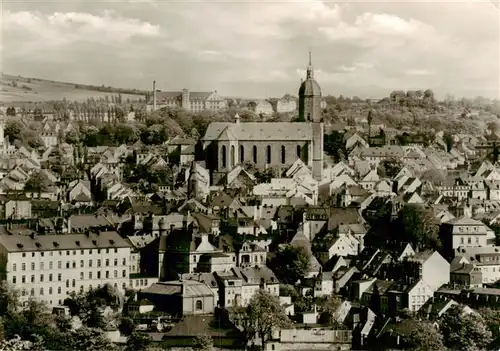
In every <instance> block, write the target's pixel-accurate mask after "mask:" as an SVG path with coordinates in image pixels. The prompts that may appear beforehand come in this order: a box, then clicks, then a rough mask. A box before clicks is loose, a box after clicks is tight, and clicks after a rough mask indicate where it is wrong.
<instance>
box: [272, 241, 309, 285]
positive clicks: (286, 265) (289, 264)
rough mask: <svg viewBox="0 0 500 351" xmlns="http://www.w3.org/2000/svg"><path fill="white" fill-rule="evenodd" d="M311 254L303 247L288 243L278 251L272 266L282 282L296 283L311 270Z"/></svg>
mask: <svg viewBox="0 0 500 351" xmlns="http://www.w3.org/2000/svg"><path fill="white" fill-rule="evenodd" d="M309 255H310V254H309V252H308V251H307V250H306V249H304V248H303V247H296V246H292V245H286V246H284V247H281V248H280V249H279V250H278V252H276V255H275V256H274V258H273V259H272V260H271V262H270V267H271V269H273V271H274V272H275V274H276V275H277V276H278V279H279V280H280V281H281V282H282V283H285V284H295V283H296V282H297V280H299V279H301V278H303V277H304V276H305V275H306V274H307V272H308V271H309V266H310V257H309Z"/></svg>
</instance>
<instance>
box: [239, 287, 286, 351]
mask: <svg viewBox="0 0 500 351" xmlns="http://www.w3.org/2000/svg"><path fill="white" fill-rule="evenodd" d="M247 318H248V320H249V322H250V323H249V325H248V326H247V327H248V328H249V330H248V331H247V332H248V333H249V335H256V336H258V337H260V339H261V341H262V349H263V350H264V346H265V342H266V339H267V338H268V337H269V336H270V335H271V333H272V332H273V331H274V330H276V329H283V328H287V327H288V326H289V325H290V320H289V319H288V317H287V315H286V313H285V309H284V308H283V306H281V303H280V300H279V298H278V297H277V296H274V295H271V294H270V293H269V292H267V291H266V290H259V291H258V292H257V293H256V294H255V295H254V296H253V297H252V298H251V299H250V303H249V304H248V307H247Z"/></svg>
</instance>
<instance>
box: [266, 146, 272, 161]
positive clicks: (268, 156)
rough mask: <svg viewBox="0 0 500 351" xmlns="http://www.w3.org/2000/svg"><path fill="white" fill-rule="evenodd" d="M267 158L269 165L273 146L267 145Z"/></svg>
mask: <svg viewBox="0 0 500 351" xmlns="http://www.w3.org/2000/svg"><path fill="white" fill-rule="evenodd" d="M266 158H267V163H268V164H269V163H271V145H267V147H266Z"/></svg>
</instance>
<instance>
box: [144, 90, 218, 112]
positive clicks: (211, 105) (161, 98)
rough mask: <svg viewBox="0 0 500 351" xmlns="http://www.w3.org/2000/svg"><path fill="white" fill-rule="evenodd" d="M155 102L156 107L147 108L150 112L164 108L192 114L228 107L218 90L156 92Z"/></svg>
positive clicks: (149, 106) (152, 105) (154, 95)
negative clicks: (179, 108)
mask: <svg viewBox="0 0 500 351" xmlns="http://www.w3.org/2000/svg"><path fill="white" fill-rule="evenodd" d="M153 100H156V106H155V105H154V104H150V105H148V106H147V108H148V110H149V111H152V110H154V108H155V107H156V109H159V108H162V107H181V108H183V109H185V110H188V111H191V112H201V111H207V110H208V111H217V110H220V109H223V108H225V107H227V104H226V100H225V99H224V98H223V97H221V96H220V95H219V94H218V93H217V90H215V91H213V92H196V91H190V90H189V89H182V91H154V93H153Z"/></svg>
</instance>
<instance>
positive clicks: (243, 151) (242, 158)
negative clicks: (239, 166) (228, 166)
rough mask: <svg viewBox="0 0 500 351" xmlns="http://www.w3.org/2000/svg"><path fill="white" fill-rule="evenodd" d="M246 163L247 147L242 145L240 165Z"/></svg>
mask: <svg viewBox="0 0 500 351" xmlns="http://www.w3.org/2000/svg"><path fill="white" fill-rule="evenodd" d="M243 162H245V147H244V146H243V145H240V163H243Z"/></svg>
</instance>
